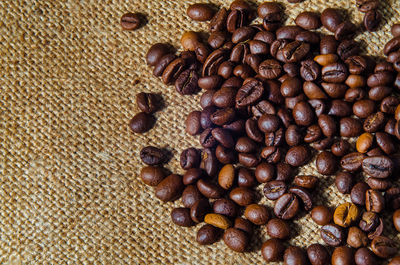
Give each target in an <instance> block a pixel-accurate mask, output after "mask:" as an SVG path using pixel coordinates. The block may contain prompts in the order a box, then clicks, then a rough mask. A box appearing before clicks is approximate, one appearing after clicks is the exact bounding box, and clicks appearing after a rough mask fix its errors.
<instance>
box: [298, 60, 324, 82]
mask: <svg viewBox="0 0 400 265" xmlns="http://www.w3.org/2000/svg"><path fill="white" fill-rule="evenodd" d="M320 73H321V70H320V68H319V65H318V64H317V63H316V62H315V61H314V60H311V59H309V60H305V61H302V62H301V68H300V75H301V77H302V78H303V79H304V80H306V81H315V80H316V79H317V78H318V77H319V75H320Z"/></svg>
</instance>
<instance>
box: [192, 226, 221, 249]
mask: <svg viewBox="0 0 400 265" xmlns="http://www.w3.org/2000/svg"><path fill="white" fill-rule="evenodd" d="M219 235H220V231H219V230H218V228H216V227H215V226H212V225H209V224H205V225H203V226H202V227H201V228H200V229H199V230H198V231H197V235H196V241H197V243H199V244H200V245H211V244H213V243H215V242H217V241H218V239H219Z"/></svg>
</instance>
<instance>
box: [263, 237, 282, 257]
mask: <svg viewBox="0 0 400 265" xmlns="http://www.w3.org/2000/svg"><path fill="white" fill-rule="evenodd" d="M284 251H285V246H284V245H283V243H282V241H281V240H279V239H277V238H270V239H268V240H267V241H265V242H264V243H263V244H262V246H261V255H262V257H263V258H264V260H265V261H267V262H277V261H280V260H282V259H283V252H284Z"/></svg>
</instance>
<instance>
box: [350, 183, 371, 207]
mask: <svg viewBox="0 0 400 265" xmlns="http://www.w3.org/2000/svg"><path fill="white" fill-rule="evenodd" d="M368 189H369V187H368V185H367V183H365V182H358V183H357V184H356V185H354V186H353V188H352V189H351V192H350V198H351V201H352V202H353V203H355V204H358V205H365V193H366V192H367V190H368Z"/></svg>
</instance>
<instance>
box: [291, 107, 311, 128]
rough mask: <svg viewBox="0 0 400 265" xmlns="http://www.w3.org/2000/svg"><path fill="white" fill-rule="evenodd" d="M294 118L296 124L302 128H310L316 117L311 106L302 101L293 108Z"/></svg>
mask: <svg viewBox="0 0 400 265" xmlns="http://www.w3.org/2000/svg"><path fill="white" fill-rule="evenodd" d="M293 118H294V120H295V122H296V124H298V125H301V126H309V125H311V124H312V122H313V121H314V118H315V115H314V112H313V110H312V108H311V106H310V104H308V103H307V102H305V101H301V102H299V103H297V104H296V105H295V106H294V108H293Z"/></svg>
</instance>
